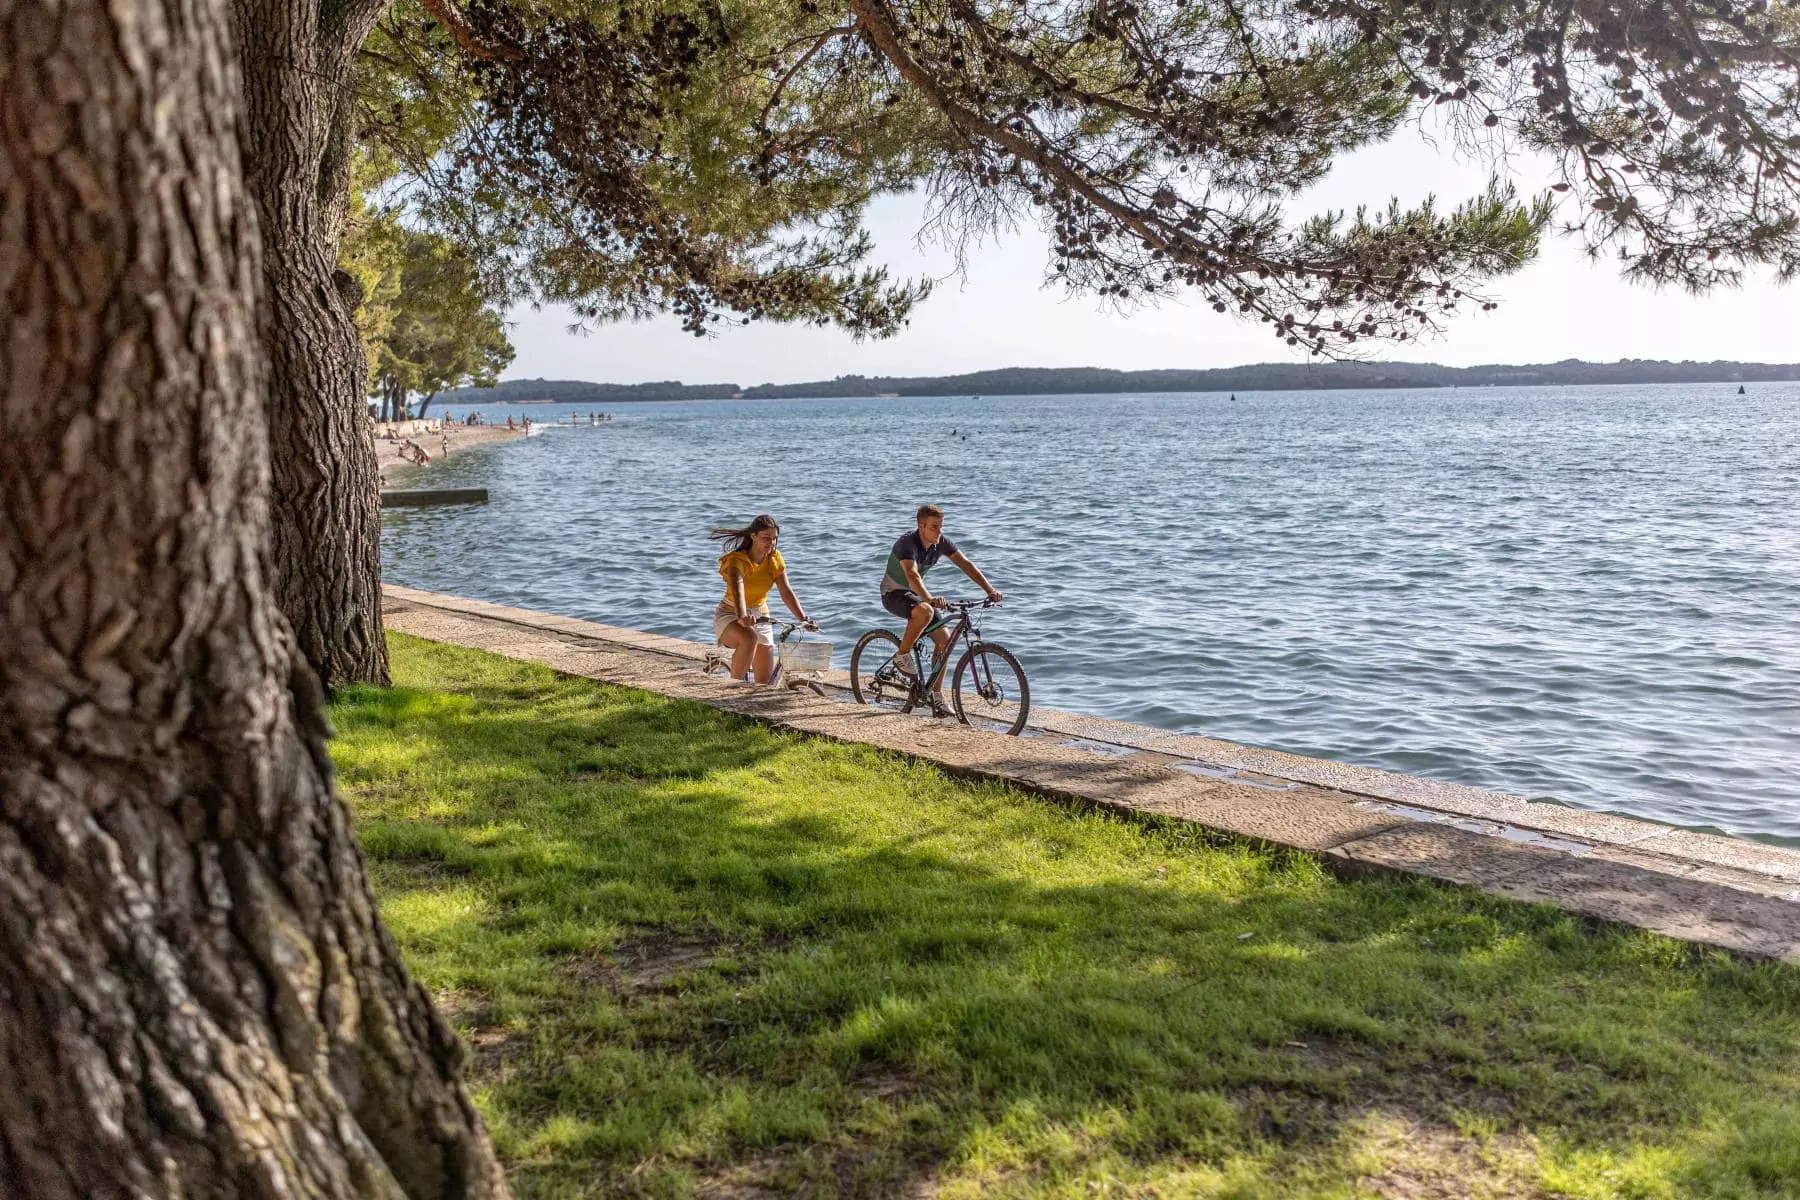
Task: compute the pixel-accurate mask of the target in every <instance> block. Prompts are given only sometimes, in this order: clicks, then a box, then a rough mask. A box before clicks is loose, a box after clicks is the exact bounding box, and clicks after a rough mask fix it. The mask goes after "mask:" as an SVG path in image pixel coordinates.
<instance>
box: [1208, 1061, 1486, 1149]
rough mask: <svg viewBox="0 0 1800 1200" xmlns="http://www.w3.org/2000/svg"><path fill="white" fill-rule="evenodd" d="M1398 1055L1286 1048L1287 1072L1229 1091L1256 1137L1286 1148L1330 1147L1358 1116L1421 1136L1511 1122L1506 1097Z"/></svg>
mask: <svg viewBox="0 0 1800 1200" xmlns="http://www.w3.org/2000/svg"><path fill="white" fill-rule="evenodd" d="M1399 1054H1400V1052H1397V1051H1395V1050H1393V1049H1391V1048H1388V1047H1383V1046H1376V1045H1371V1044H1369V1043H1366V1042H1362V1041H1359V1040H1357V1039H1354V1038H1348V1039H1343V1038H1330V1037H1309V1038H1307V1039H1305V1040H1294V1041H1289V1042H1285V1043H1283V1044H1282V1046H1281V1047H1279V1048H1278V1050H1277V1054H1276V1062H1277V1063H1279V1064H1281V1065H1282V1066H1284V1067H1286V1068H1288V1069H1287V1070H1278V1071H1275V1072H1268V1073H1266V1074H1272V1075H1273V1076H1274V1078H1265V1079H1263V1080H1262V1081H1260V1082H1257V1083H1254V1084H1250V1085H1246V1086H1242V1087H1237V1088H1228V1089H1227V1090H1228V1092H1229V1093H1230V1094H1231V1095H1232V1096H1233V1098H1234V1099H1236V1100H1237V1102H1238V1104H1239V1107H1240V1110H1241V1111H1242V1112H1243V1113H1244V1114H1245V1117H1246V1120H1247V1122H1248V1124H1249V1125H1250V1127H1251V1128H1252V1129H1253V1130H1254V1131H1255V1132H1256V1133H1257V1134H1259V1135H1260V1136H1262V1137H1264V1138H1266V1139H1268V1140H1271V1141H1278V1142H1282V1143H1285V1144H1321V1143H1324V1142H1328V1141H1330V1140H1332V1139H1334V1138H1335V1137H1336V1136H1337V1135H1338V1133H1339V1132H1340V1131H1341V1130H1342V1129H1343V1128H1344V1127H1345V1124H1346V1122H1347V1121H1350V1120H1353V1119H1355V1117H1356V1115H1357V1114H1360V1113H1371V1112H1384V1113H1394V1114H1400V1115H1401V1116H1403V1117H1404V1118H1405V1119H1406V1120H1409V1121H1412V1122H1414V1123H1416V1124H1417V1125H1419V1127H1421V1128H1425V1127H1429V1126H1433V1125H1437V1124H1441V1123H1442V1122H1443V1121H1444V1120H1445V1119H1446V1118H1447V1117H1448V1116H1449V1114H1451V1113H1457V1112H1463V1113H1476V1114H1480V1115H1481V1116H1483V1117H1485V1118H1489V1119H1491V1120H1492V1121H1494V1122H1495V1123H1497V1124H1499V1125H1502V1126H1504V1125H1507V1124H1509V1123H1510V1122H1511V1120H1512V1117H1513V1105H1512V1102H1511V1100H1510V1098H1509V1097H1508V1096H1507V1095H1506V1093H1505V1092H1504V1091H1501V1090H1499V1089H1497V1088H1489V1087H1483V1086H1482V1085H1480V1084H1477V1083H1473V1082H1471V1081H1470V1080H1468V1079H1466V1078H1464V1077H1463V1076H1462V1075H1460V1074H1459V1073H1458V1072H1457V1070H1456V1069H1455V1067H1454V1066H1453V1065H1451V1064H1446V1063H1443V1062H1437V1061H1430V1062H1405V1061H1399V1062H1397V1061H1396V1059H1397V1057H1398V1056H1399Z"/></svg>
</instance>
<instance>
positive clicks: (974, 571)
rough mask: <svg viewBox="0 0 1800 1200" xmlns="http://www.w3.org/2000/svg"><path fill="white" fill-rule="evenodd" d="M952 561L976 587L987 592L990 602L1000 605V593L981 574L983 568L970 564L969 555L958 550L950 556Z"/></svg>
mask: <svg viewBox="0 0 1800 1200" xmlns="http://www.w3.org/2000/svg"><path fill="white" fill-rule="evenodd" d="M950 561H951V562H953V563H955V564H956V565H957V566H958V567H960V568H962V573H963V574H964V575H967V576H968V577H969V578H970V579H973V580H974V581H975V586H976V587H978V588H980V589H981V590H982V591H984V592H986V593H987V598H988V599H989V600H992V601H993V602H994V603H995V604H998V603H1000V593H999V592H997V591H995V590H994V585H993V584H991V583H989V582H988V581H987V576H986V575H983V574H982V573H981V568H980V567H978V566H976V565H975V564H974V563H972V562H970V561H969V559H968V556H967V555H965V554H964V553H963V552H962V551H961V550H958V551H957V552H956V553H955V554H952V555H951V556H950Z"/></svg>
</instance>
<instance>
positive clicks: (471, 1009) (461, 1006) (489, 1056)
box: [431, 988, 530, 1073]
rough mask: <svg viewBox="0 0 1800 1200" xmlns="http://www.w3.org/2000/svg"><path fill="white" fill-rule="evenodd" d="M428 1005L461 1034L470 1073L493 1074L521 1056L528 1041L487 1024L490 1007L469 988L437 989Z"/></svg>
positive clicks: (519, 1034)
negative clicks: (432, 1006)
mask: <svg viewBox="0 0 1800 1200" xmlns="http://www.w3.org/2000/svg"><path fill="white" fill-rule="evenodd" d="M431 1002H432V1004H434V1005H436V1006H437V1010H438V1012H439V1013H441V1014H442V1015H443V1017H444V1019H445V1020H447V1021H449V1022H450V1024H451V1025H452V1026H454V1027H455V1028H456V1029H457V1030H458V1031H459V1032H460V1033H461V1036H462V1040H463V1044H464V1045H465V1046H467V1047H468V1048H469V1058H470V1060H471V1062H470V1066H471V1068H472V1070H473V1071H474V1072H476V1073H482V1072H487V1071H493V1070H497V1069H498V1068H500V1067H502V1066H504V1065H506V1064H507V1063H509V1062H512V1061H513V1060H515V1059H518V1058H521V1057H523V1056H524V1054H525V1051H526V1049H527V1048H528V1046H529V1044H530V1041H529V1039H528V1038H527V1037H526V1036H525V1034H524V1033H522V1032H521V1031H519V1030H517V1029H514V1028H512V1027H510V1026H507V1025H494V1024H491V1023H490V1020H491V1018H490V1013H491V1012H492V1005H491V1004H490V1002H489V1000H488V997H487V995H486V994H485V993H483V992H480V991H476V990H474V989H472V988H439V989H438V990H437V991H435V992H433V993H432V994H431Z"/></svg>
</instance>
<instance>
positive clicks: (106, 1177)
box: [0, 0, 505, 1200]
mask: <svg viewBox="0 0 1800 1200" xmlns="http://www.w3.org/2000/svg"><path fill="white" fill-rule="evenodd" d="M225 3H226V0H0V80H3V81H4V86H0V435H3V440H0V444H3V445H4V446H5V448H6V463H5V468H4V470H3V471H0V1193H3V1194H4V1195H5V1196H7V1197H9V1198H10V1197H13V1196H18V1197H30V1198H32V1200H96V1198H98V1200H107V1198H111V1197H127V1196H130V1197H156V1198H164V1197H166V1198H170V1200H174V1198H176V1197H181V1198H186V1200H192V1198H196V1197H199V1198H206V1197H257V1198H262V1197H268V1198H274V1197H283V1198H289V1200H292V1198H298V1197H333V1198H336V1197H343V1198H345V1200H349V1198H351V1197H355V1198H357V1200H364V1198H367V1197H401V1196H407V1197H421V1198H422V1197H499V1196H503V1195H504V1194H505V1182H504V1179H503V1178H502V1176H501V1174H500V1171H499V1169H498V1166H497V1164H496V1161H495V1159H494V1156H493V1152H492V1150H491V1148H490V1146H489V1144H488V1142H487V1139H486V1136H485V1134H484V1132H483V1130H482V1127H481V1123H480V1120H479V1118H478V1117H477V1115H476V1113H475V1111H474V1109H473V1108H472V1106H471V1105H470V1102H469V1100H468V1097H467V1096H466V1094H465V1093H464V1090H463V1088H462V1086H461V1084H460V1082H459V1081H458V1066H457V1064H458V1060H459V1058H460V1052H459V1050H458V1046H457V1042H456V1039H455V1037H454V1035H453V1034H452V1033H451V1031H450V1030H449V1029H448V1028H447V1027H446V1026H445V1025H444V1023H443V1021H442V1019H441V1018H439V1017H438V1016H437V1015H436V1014H435V1013H434V1012H433V1010H432V1008H431V1004H430V1002H429V1000H428V998H427V997H426V995H425V994H424V992H423V991H422V989H421V988H420V987H419V986H418V985H417V984H416V983H414V982H413V981H412V980H411V979H410V978H409V977H408V975H407V972H406V970H405V968H404V966H403V965H402V963H401V961H400V957H399V955H398V953H397V952H396V949H395V947H394V944H393V941H392V940H391V938H390V937H389V936H388V934H387V933H386V931H385V929H384V928H383V927H382V925H381V923H380V920H379V918H378V916H377V914H376V910H375V907H374V904H373V901H372V898H371V896H370V893H369V889H368V884H367V880H366V878H365V873H364V869H363V863H362V859H361V856H360V853H359V851H358V848H357V844H356V842H355V840H354V838H353V836H352V832H351V828H350V824H349V818H348V814H347V813H346V811H345V809H344V807H343V805H342V804H341V803H340V802H339V801H338V800H337V798H336V797H335V795H334V793H333V789H332V783H331V768H330V763H329V761H328V760H327V758H326V755H325V749H324V743H323V734H324V728H323V718H322V714H321V709H320V694H319V688H318V685H317V683H316V681H315V678H314V676H313V674H312V673H311V671H309V670H308V668H307V666H306V664H305V662H304V661H303V660H302V659H301V658H299V657H298V656H297V655H296V653H295V646H294V641H293V638H292V635H291V633H290V631H289V629H288V626H287V624H286V622H285V621H284V620H283V618H282V615H281V612H280V610H279V608H278V606H277V604H276V603H275V599H274V595H273V592H272V589H271V583H270V578H269V572H270V542H269V459H268V438H267V427H266V413H267V409H266V405H265V394H264V386H265V372H264V367H263V363H262V361H261V355H260V352H259V349H258V342H257V336H256V317H255V303H256V293H257V286H258V281H259V273H260V271H261V264H260V262H259V261H258V256H257V232H256V219H255V211H254V205H253V204H252V203H251V201H250V198H249V197H248V195H247V194H246V192H245V189H244V184H243V177H242V174H241V171H240V167H239V162H238V149H237V144H236V141H235V139H236V137H237V134H238V130H239V128H240V96H241V92H240V87H239V82H238V79H237V74H236V70H235V53H234V51H235V46H234V45H233V44H232V40H231V33H230V24H229V21H228V18H227V13H226V11H225V8H224V6H225Z"/></svg>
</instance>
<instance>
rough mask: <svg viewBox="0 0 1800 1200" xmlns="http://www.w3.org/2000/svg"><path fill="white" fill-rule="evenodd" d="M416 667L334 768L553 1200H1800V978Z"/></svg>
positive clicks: (477, 1078)
mask: <svg viewBox="0 0 1800 1200" xmlns="http://www.w3.org/2000/svg"><path fill="white" fill-rule="evenodd" d="M392 645H393V651H394V675H395V678H396V680H398V681H399V683H400V686H398V687H395V688H394V689H392V690H387V691H382V690H376V689H351V690H349V691H347V692H346V693H344V694H343V695H342V696H341V697H340V698H339V700H338V702H337V703H336V705H335V708H334V716H335V719H336V722H337V727H338V736H337V739H336V741H335V742H334V744H333V752H334V754H335V756H336V759H337V762H338V765H339V768H340V770H341V772H342V774H341V780H342V783H343V786H344V789H345V792H346V794H347V795H348V796H349V798H350V801H351V803H352V805H353V806H354V808H355V810H356V813H357V816H358V819H359V821H360V827H361V830H362V835H363V840H364V844H365V845H366V846H367V848H368V853H369V859H370V868H371V870H372V872H373V876H374V880H375V886H376V890H377V891H378V892H379V893H380V896H381V900H382V910H383V913H384V914H385V916H386V918H387V920H388V922H389V924H390V926H391V927H392V928H393V930H394V932H395V934H396V935H397V936H398V937H399V939H400V943H401V945H402V946H403V947H404V948H405V951H406V954H407V957H408V960H409V961H410V962H411V964H412V966H413V969H414V970H415V971H416V972H417V973H418V975H419V977H420V978H421V979H422V980H423V981H424V982H425V984H426V986H427V987H429V988H430V989H431V990H432V991H433V992H434V993H435V994H436V995H437V997H438V1000H439V1003H440V1004H441V1005H442V1006H443V1007H444V1009H445V1011H446V1012H447V1013H448V1014H449V1015H450V1016H451V1019H452V1020H453V1022H454V1023H455V1024H456V1025H457V1026H458V1028H459V1029H461V1030H462V1032H463V1033H464V1035H465V1037H467V1039H468V1040H469V1042H470V1044H471V1047H472V1060H471V1065H470V1072H471V1078H472V1081H473V1087H474V1088H475V1090H476V1094H477V1096H478V1098H479V1101H480V1103H481V1106H482V1109H483V1111H484V1112H485V1113H486V1114H487V1119H488V1121H489V1123H490V1125H491V1127H492V1130H493V1134H494V1138H495V1141H496V1143H497V1145H498V1146H499V1148H500V1151H501V1153H502V1154H503V1155H504V1157H505V1159H506V1161H507V1163H508V1165H509V1167H510V1169H511V1171H512V1177H513V1180H514V1186H515V1188H516V1189H517V1191H518V1193H519V1194H520V1195H521V1196H522V1197H537V1196H615V1195H644V1196H693V1195H699V1196H718V1197H762V1196H820V1197H827V1196H829V1197H838V1196H946V1197H948V1196H976V1195H980V1196H1032V1197H1036V1196H1066V1197H1084V1198H1086V1197H1094V1196H1115V1197H1123V1196H1146V1197H1147V1196H1156V1197H1174V1196H1205V1197H1233V1198H1238V1200H1249V1198H1251V1197H1272V1196H1280V1197H1328V1196H1330V1197H1340V1196H1341V1197H1348V1196H1388V1197H1396V1198H1398V1197H1405V1198H1409V1200H1411V1198H1423V1197H1463V1196H1507V1197H1514V1196H1538V1195H1551V1196H1562V1195H1568V1196H1580V1197H1764V1196H1800V970H1796V969H1794V968H1791V967H1778V966H1769V965H1751V964H1746V963H1743V962H1739V961H1736V960H1734V959H1732V958H1730V957H1728V956H1726V955H1723V954H1717V953H1710V952H1701V951H1696V950H1693V949H1691V948H1689V947H1686V946H1683V945H1681V944H1678V943H1676V942H1672V941H1668V940H1665V939H1662V938H1659V937H1655V936H1652V935H1649V934H1643V933H1635V932H1625V931H1620V930H1614V929H1602V928H1598V927H1595V926H1592V925H1590V924H1587V923H1585V922H1583V921H1580V920H1577V919H1573V918H1570V917H1568V916H1565V915H1563V914H1561V913H1559V912H1556V911H1554V910H1552V909H1549V908H1544V907H1529V906H1524V905H1519V904H1514V903H1510V902H1505V901H1501V900H1496V899H1489V898H1485V897H1483V896H1480V895H1478V894H1475V893H1472V892H1468V891H1462V890H1457V889H1453V888H1446V887H1438V886H1435V885H1431V884H1427V883H1422V882H1419V883H1410V882H1404V881H1379V880H1378V881H1361V882H1354V883H1346V882H1341V881H1339V880H1338V879H1336V878H1334V877H1332V876H1331V875H1329V874H1327V873H1326V872H1325V871H1323V870H1322V869H1321V868H1320V867H1319V865H1318V864H1317V862H1316V861H1315V860H1313V859H1312V858H1310V857H1308V856H1305V855H1299V854H1280V853H1271V852H1268V851H1263V850H1253V849H1248V848H1246V847H1244V846H1241V845H1237V844H1233V843H1230V842H1226V841H1222V840H1218V839H1213V838H1209V837H1208V836H1206V835H1204V834H1202V833H1200V832H1197V831H1195V830H1193V829H1191V828H1184V827H1181V826H1177V825H1151V824H1143V823H1138V822H1132V821H1126V820H1122V819H1119V818H1116V817H1111V816H1107V815H1103V814H1097V813H1084V812H1078V811H1074V810H1072V809H1070V808H1068V807H1066V806H1063V805H1059V804H1056V803H1053V802H1050V801H1046V800H1043V799H1039V798H1037V797H1033V796H1030V795H1027V794H1024V793H1022V792H1019V791H1016V790H1014V789H1011V788H1007V787H1002V786H997V785H977V784H969V783H964V782H959V781H957V780H954V779H952V778H950V777H949V776H947V775H945V774H944V773H942V772H940V771H938V770H936V769H934V768H932V767H929V766H922V765H918V764H913V763H908V762H905V761H903V760H901V759H898V758H895V757H893V756H891V755H887V754H883V753H880V752H877V751H874V750H870V749H864V748H860V747H853V746H839V745H834V744H830V743H826V742H821V741H815V740H811V739H808V738H804V737H798V736H792V735H786V734H781V733H776V732H772V731H770V730H768V729H766V728H764V727H761V726H759V725H756V724H753V723H751V722H749V721H746V720H742V719H739V718H736V717H732V716H728V715H725V714H722V713H717V712H714V711H712V710H710V709H707V708H704V707H701V706H698V705H695V704H690V703H685V702H678V701H673V700H667V699H663V698H661V697H658V696H653V695H649V694H647V693H644V692H638V691H632V690H629V689H624V688H617V687H609V686H605V685H602V684H597V683H593V682H589V681H585V680H575V679H567V678H561V677H558V676H556V675H554V674H553V673H551V672H550V671H548V670H546V669H542V668H538V667H533V666H527V665H522V664H518V663H513V662H510V661H507V660H505V659H501V658H497V657H493V656H490V655H486V654H482V653H479V652H474V651H466V650H459V649H452V648H449V647H444V646H438V645H434V644H431V643H427V642H421V641H417V640H413V639H409V638H406V637H404V636H399V635H396V636H394V637H393V639H392Z"/></svg>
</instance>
